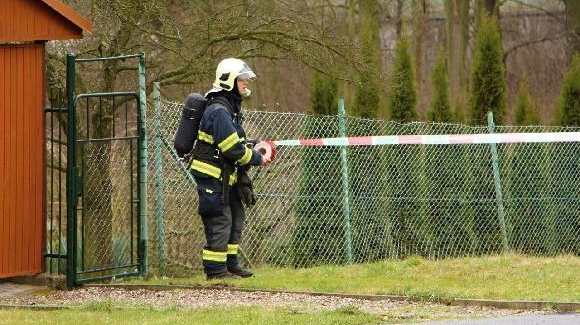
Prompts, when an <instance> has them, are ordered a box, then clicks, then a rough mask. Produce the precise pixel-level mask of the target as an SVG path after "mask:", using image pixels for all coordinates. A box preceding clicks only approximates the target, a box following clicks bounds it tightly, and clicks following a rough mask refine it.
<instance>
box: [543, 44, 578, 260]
mask: <svg viewBox="0 0 580 325" xmlns="http://www.w3.org/2000/svg"><path fill="white" fill-rule="evenodd" d="M554 122H555V124H557V125H561V126H566V127H573V128H574V130H576V131H577V129H578V127H580V54H576V55H575V56H574V58H573V59H572V62H571V64H570V67H569V68H568V71H567V72H566V74H565V75H564V80H563V82H562V88H561V90H560V99H559V102H558V106H557V108H556V114H555V119H554ZM549 154H550V155H551V157H552V159H553V160H554V161H557V163H556V162H554V163H553V164H552V166H551V170H550V172H549V176H550V178H551V184H550V186H549V189H550V190H551V192H550V193H548V195H549V196H550V197H553V198H558V200H555V202H554V208H552V209H551V212H552V215H551V216H550V219H549V220H548V222H550V223H551V224H552V225H554V226H555V232H556V235H555V237H556V238H557V241H556V245H555V250H554V251H552V252H553V253H558V252H565V253H571V254H579V253H580V244H579V243H578V229H580V219H579V218H578V204H577V199H578V193H580V182H578V165H579V160H578V143H574V142H570V143H554V144H551V145H550V147H549Z"/></svg>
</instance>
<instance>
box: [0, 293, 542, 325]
mask: <svg viewBox="0 0 580 325" xmlns="http://www.w3.org/2000/svg"><path fill="white" fill-rule="evenodd" d="M98 302H111V303H113V304H114V305H119V306H126V307H139V306H142V307H148V308H151V307H153V308H157V309H165V308H180V309H192V308H204V307H212V306H213V307H215V306H219V307H225V306H261V307H265V308H276V307H285V308H292V309H296V310H300V311H322V310H332V309H337V308H341V307H348V308H352V307H355V308H358V309H359V310H361V311H364V312H368V313H373V314H379V315H388V317H389V318H399V319H414V320H421V319H422V320H429V319H441V318H443V319H466V318H481V317H486V318H487V317H505V316H514V315H539V314H546V313H547V312H544V311H530V310H525V311H524V310H505V309H493V308H482V307H459V306H444V305H441V304H436V303H416V302H406V301H391V300H381V301H371V300H365V299H355V298H345V297H336V296H323V295H308V294H301V293H276V292H262V291H256V292H251V291H232V290H227V289H200V288H187V289H183V288H182V289H172V290H149V289H143V288H140V289H127V288H119V287H117V288H115V287H81V288H78V289H75V290H72V291H50V290H46V291H45V292H40V293H39V292H37V293H35V294H27V295H21V296H15V297H9V298H4V299H0V304H3V305H20V306H78V305H79V304H86V303H98Z"/></svg>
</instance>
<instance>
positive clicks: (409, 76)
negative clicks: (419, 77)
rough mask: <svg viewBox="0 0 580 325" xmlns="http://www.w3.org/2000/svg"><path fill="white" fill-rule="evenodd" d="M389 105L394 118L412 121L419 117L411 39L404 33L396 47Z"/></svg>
mask: <svg viewBox="0 0 580 325" xmlns="http://www.w3.org/2000/svg"><path fill="white" fill-rule="evenodd" d="M388 106H389V113H390V118H391V119H392V120H395V121H399V122H411V121H417V119H418V118H419V115H418V114H417V91H416V87H415V70H414V66H413V60H412V58H411V53H410V52H409V40H408V38H407V37H406V36H404V35H403V36H401V38H400V39H399V41H398V42H397V46H396V48H395V58H394V62H393V70H392V73H391V89H390V93H389V99H388Z"/></svg>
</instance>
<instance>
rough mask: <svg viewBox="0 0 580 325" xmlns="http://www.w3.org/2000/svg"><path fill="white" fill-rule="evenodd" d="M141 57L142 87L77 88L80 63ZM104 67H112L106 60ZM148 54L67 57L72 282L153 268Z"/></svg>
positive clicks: (69, 270) (141, 272)
mask: <svg viewBox="0 0 580 325" xmlns="http://www.w3.org/2000/svg"><path fill="white" fill-rule="evenodd" d="M134 58H137V59H138V71H139V74H138V76H136V78H138V85H139V86H138V87H139V89H137V90H136V91H134V92H132V91H127V92H108V93H77V92H76V89H75V76H76V65H78V64H81V63H85V62H93V63H95V62H98V61H110V60H122V62H123V64H127V61H128V60H130V59H134ZM102 64H105V63H104V62H103V63H102ZM145 96H146V95H145V57H144V54H136V55H127V56H120V57H109V58H95V59H79V58H77V57H76V55H74V54H69V55H68V57H67V101H68V116H69V121H68V134H69V141H68V148H67V252H68V253H67V255H68V256H67V285H68V287H69V288H70V287H73V286H75V285H78V284H82V283H87V282H96V281H103V280H108V279H115V278H121V277H129V276H137V275H145V274H146V273H147V219H146V211H147V202H146V197H147V193H146V184H147V174H146V172H147V151H146V149H147V143H146V137H145V135H146V132H145V121H146V117H145V112H146V100H145Z"/></svg>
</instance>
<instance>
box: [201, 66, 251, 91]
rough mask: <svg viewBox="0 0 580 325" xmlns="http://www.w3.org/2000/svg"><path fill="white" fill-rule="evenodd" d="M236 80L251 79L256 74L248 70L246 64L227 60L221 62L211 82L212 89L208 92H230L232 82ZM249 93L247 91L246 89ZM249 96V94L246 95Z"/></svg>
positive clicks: (232, 86) (232, 85)
mask: <svg viewBox="0 0 580 325" xmlns="http://www.w3.org/2000/svg"><path fill="white" fill-rule="evenodd" d="M236 78H241V79H253V78H256V74H255V73H254V72H253V71H252V69H250V67H249V66H248V65H247V64H246V62H244V61H242V60H240V59H235V58H228V59H224V60H222V61H221V62H220V63H219V64H218V66H217V69H216V70H215V81H214V82H213V87H214V88H213V89H212V90H210V91H209V92H214V91H220V90H222V89H223V90H228V91H229V90H232V89H233V88H234V81H235V80H236ZM247 91H249V89H247ZM247 95H249V94H247Z"/></svg>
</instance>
